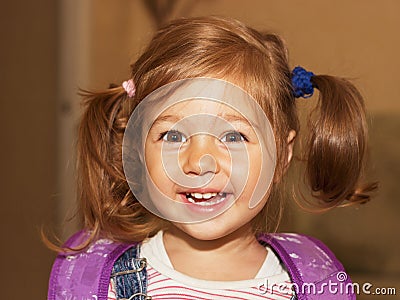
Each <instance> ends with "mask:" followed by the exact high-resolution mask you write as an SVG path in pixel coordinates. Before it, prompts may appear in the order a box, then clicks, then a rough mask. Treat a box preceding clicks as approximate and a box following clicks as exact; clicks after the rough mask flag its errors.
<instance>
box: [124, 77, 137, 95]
mask: <svg viewBox="0 0 400 300" xmlns="http://www.w3.org/2000/svg"><path fill="white" fill-rule="evenodd" d="M122 87H123V88H124V89H125V91H126V93H127V94H128V96H129V98H132V97H133V96H135V92H136V87H135V83H134V82H133V80H132V79H129V80H128V81H124V82H123V83H122Z"/></svg>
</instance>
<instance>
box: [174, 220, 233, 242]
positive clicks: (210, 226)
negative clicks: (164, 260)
mask: <svg viewBox="0 0 400 300" xmlns="http://www.w3.org/2000/svg"><path fill="white" fill-rule="evenodd" d="M217 219H218V217H217V218H214V219H211V220H208V221H204V222H200V223H192V224H184V223H174V225H175V226H176V227H177V228H179V229H180V230H182V231H183V232H185V233H186V234H188V235H189V236H191V237H192V238H195V239H197V240H202V241H212V240H216V239H219V238H222V237H225V236H227V235H229V234H230V233H232V232H234V231H235V230H237V229H238V228H235V227H233V228H232V227H231V226H229V225H228V223H227V222H223V221H222V220H217Z"/></svg>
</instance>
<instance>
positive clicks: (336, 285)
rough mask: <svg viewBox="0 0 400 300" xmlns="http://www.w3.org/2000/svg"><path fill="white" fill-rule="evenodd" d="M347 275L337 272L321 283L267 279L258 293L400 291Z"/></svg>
mask: <svg viewBox="0 0 400 300" xmlns="http://www.w3.org/2000/svg"><path fill="white" fill-rule="evenodd" d="M347 279H348V276H347V274H346V273H345V272H338V273H337V274H336V280H332V279H329V280H327V281H324V282H322V283H313V282H311V283H310V282H304V283H302V284H300V285H299V284H297V283H286V282H283V283H273V284H271V283H270V282H269V281H268V279H266V280H265V281H264V282H263V283H260V285H259V286H258V291H259V292H260V294H264V295H267V294H269V295H274V294H280V295H294V294H305V295H329V294H331V295H349V294H356V295H382V296H383V295H385V296H395V295H397V293H400V291H397V290H396V288H395V287H378V286H374V284H372V283H370V282H363V283H359V282H351V281H348V280H347Z"/></svg>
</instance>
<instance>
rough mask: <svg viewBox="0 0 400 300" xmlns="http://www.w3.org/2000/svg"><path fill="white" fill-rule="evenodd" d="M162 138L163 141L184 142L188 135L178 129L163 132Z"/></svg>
mask: <svg viewBox="0 0 400 300" xmlns="http://www.w3.org/2000/svg"><path fill="white" fill-rule="evenodd" d="M161 138H162V139H163V141H166V142H169V143H184V142H186V137H185V136H184V135H183V133H181V132H179V131H177V130H170V131H167V132H164V133H162V134H161Z"/></svg>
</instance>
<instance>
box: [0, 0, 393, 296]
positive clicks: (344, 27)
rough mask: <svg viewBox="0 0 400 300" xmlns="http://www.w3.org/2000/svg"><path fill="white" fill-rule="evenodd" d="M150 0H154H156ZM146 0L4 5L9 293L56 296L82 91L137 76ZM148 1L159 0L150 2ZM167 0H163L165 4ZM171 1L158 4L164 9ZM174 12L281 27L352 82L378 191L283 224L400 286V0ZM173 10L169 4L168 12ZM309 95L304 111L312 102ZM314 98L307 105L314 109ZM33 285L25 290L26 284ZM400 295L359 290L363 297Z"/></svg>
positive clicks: (253, 4) (4, 217) (211, 0)
mask: <svg viewBox="0 0 400 300" xmlns="http://www.w3.org/2000/svg"><path fill="white" fill-rule="evenodd" d="M150 1H151V0H150ZM144 2H145V1H139V0H58V1H54V0H53V1H52V0H42V1H25V2H24V3H23V4H22V3H20V2H17V1H8V2H5V3H3V5H2V9H1V11H0V32H1V36H2V38H3V39H2V47H1V49H0V63H1V64H0V66H1V72H0V76H1V77H0V78H1V80H0V84H1V90H2V91H3V93H2V94H1V98H0V113H1V118H0V122H1V123H0V124H1V125H2V127H1V128H3V130H2V131H1V139H0V140H1V143H2V147H1V148H0V153H1V155H0V157H1V165H2V170H3V172H2V173H1V177H0V179H1V180H0V182H1V190H2V194H1V210H0V213H1V218H0V222H1V223H0V224H1V226H0V228H1V229H0V230H1V236H2V237H3V242H2V243H1V245H2V247H1V250H0V251H1V255H0V259H1V260H0V266H1V268H2V269H1V270H2V272H1V275H0V282H2V284H1V286H2V287H3V289H2V298H4V299H19V298H20V297H21V293H22V294H23V296H24V297H26V296H28V297H29V298H30V299H45V298H46V289H47V280H48V275H49V272H50V268H51V263H52V261H53V259H54V254H52V253H51V252H50V251H48V250H46V248H45V247H44V246H43V245H42V243H41V241H40V237H39V229H40V226H41V225H42V224H47V226H48V227H52V228H54V229H55V231H56V232H57V233H58V234H60V235H61V236H66V235H68V234H69V233H71V232H72V231H73V230H75V228H76V227H77V224H76V222H73V221H72V222H70V221H69V222H67V221H66V219H67V218H68V217H70V216H72V215H73V213H74V211H75V210H74V208H75V206H74V201H75V198H74V185H73V180H74V173H73V151H74V150H73V149H74V142H75V128H76V125H77V119H78V117H79V113H80V108H79V99H78V98H77V96H76V92H77V89H78V87H84V88H89V89H96V88H103V87H106V86H107V85H108V84H109V83H111V82H113V83H120V82H122V81H123V80H124V79H126V78H127V76H128V75H129V63H130V62H131V61H133V60H134V59H135V58H137V57H138V55H139V54H140V52H141V50H142V49H143V48H144V46H145V45H146V43H147V42H148V41H149V39H150V37H151V36H152V34H153V33H154V31H155V29H156V22H155V20H154V18H153V15H152V14H151V12H150V10H149V9H148V7H147V6H146V4H145V3H144ZM147 2H149V1H147ZM156 2H157V1H156ZM165 3H166V1H159V5H165ZM174 3H175V6H174V9H173V10H172V11H171V13H170V14H169V15H167V18H168V19H172V18H176V17H182V16H197V15H223V16H228V17H233V18H237V19H239V20H241V21H243V22H245V23H247V24H249V25H251V26H253V27H255V28H257V29H266V30H270V31H274V32H277V33H280V34H281V35H282V36H283V37H284V38H285V40H286V41H287V44H288V47H289V50H290V55H291V63H292V65H293V66H295V65H298V64H300V65H303V66H304V67H306V68H308V69H310V70H312V71H314V72H315V73H327V74H332V75H339V76H345V77H347V78H352V79H353V80H354V82H355V84H356V85H357V86H358V87H359V88H360V90H361V92H362V94H363V95H364V96H365V99H366V105H367V109H368V111H369V123H370V128H371V129H370V140H371V149H370V156H371V158H370V164H369V173H368V176H369V178H371V179H373V180H379V181H380V192H379V194H378V195H377V196H376V197H375V199H374V200H373V201H372V202H370V203H369V204H367V205H364V206H362V207H359V208H346V209H337V210H334V211H331V212H329V213H326V214H316V215H313V214H309V213H305V212H302V211H301V210H299V209H297V208H296V206H295V204H294V202H293V201H290V200H288V205H287V206H288V209H287V213H286V216H285V220H284V223H283V224H282V230H290V231H296V232H302V233H306V234H311V235H314V236H316V237H318V238H320V239H322V240H323V241H324V242H325V243H327V244H328V245H329V246H330V248H331V249H332V250H333V251H334V252H335V253H336V255H337V256H338V257H339V258H340V259H341V260H342V262H343V263H344V265H345V266H346V268H347V269H348V271H349V273H350V275H351V276H352V278H353V280H355V281H357V282H360V283H363V282H366V281H368V282H371V283H372V284H373V285H374V286H376V287H390V286H394V287H396V288H397V297H398V295H399V294H400V285H399V282H400V257H399V253H400V233H399V229H400V226H399V217H398V213H399V211H400V204H399V200H398V198H399V192H400V188H399V184H398V179H399V178H400V157H399V155H400V154H399V153H400V141H399V129H400V118H399V117H400V99H399V98H400V96H399V95H400V80H399V75H398V74H399V71H398V70H399V69H400V59H399V55H398V54H399V53H400V35H399V33H398V32H399V28H400V17H399V16H398V12H399V11H400V2H399V1H396V0H382V1H373V0H364V1H362V0H353V1H345V0H336V1H318V0H303V1H297V0H291V1H289V0H283V1H272V0H265V1H261V0H259V1H258V0H248V1H239V0H231V1H229V0H201V1H194V0H188V1H184V0H181V1H179V0H176V1H174ZM164 11H165V10H164ZM312 101H313V100H311V101H310V102H304V103H299V108H300V109H307V107H309V106H310V105H312V104H313V102H312ZM303 106H304V107H303ZM21 287H23V289H21ZM373 298H376V299H395V297H393V296H392V297H391V296H385V297H383V296H380V297H378V296H375V297H373V296H366V295H360V296H359V297H358V298H357V299H373Z"/></svg>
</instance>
